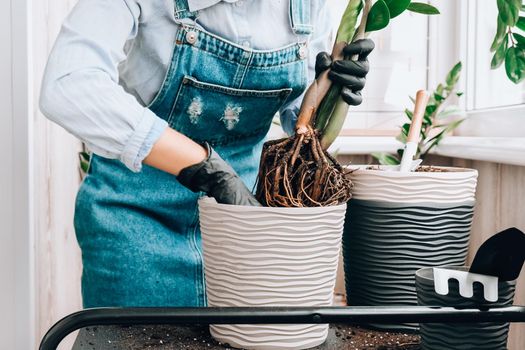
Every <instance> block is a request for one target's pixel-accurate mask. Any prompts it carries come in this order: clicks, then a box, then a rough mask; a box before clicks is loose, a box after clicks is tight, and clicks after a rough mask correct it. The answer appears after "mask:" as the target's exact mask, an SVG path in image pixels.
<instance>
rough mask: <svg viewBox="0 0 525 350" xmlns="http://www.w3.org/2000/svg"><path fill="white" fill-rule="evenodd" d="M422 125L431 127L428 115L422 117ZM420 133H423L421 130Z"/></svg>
mask: <svg viewBox="0 0 525 350" xmlns="http://www.w3.org/2000/svg"><path fill="white" fill-rule="evenodd" d="M423 124H424V125H432V119H431V118H430V115H428V114H426V113H425V115H424V116H423ZM421 131H423V128H421Z"/></svg>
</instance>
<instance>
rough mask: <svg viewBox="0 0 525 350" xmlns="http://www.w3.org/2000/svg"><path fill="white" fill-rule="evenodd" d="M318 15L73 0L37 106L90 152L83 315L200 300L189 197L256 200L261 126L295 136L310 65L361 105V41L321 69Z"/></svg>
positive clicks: (226, 3)
mask: <svg viewBox="0 0 525 350" xmlns="http://www.w3.org/2000/svg"><path fill="white" fill-rule="evenodd" d="M329 18H330V17H329V15H328V13H327V5H326V4H325V2H324V1H322V0H289V1H287V0H272V1H266V0H265V1H257V0H238V1H236V0H223V1H220V0H79V2H78V4H77V5H76V7H75V8H74V9H73V11H72V12H71V14H70V15H69V17H68V18H67V19H66V21H65V22H64V24H63V27H62V30H61V32H60V35H59V37H58V39H57V42H56V44H55V47H54V49H53V51H52V53H51V56H50V58H49V62H48V66H47V69H46V74H45V77H44V81H43V87H42V95H41V101H40V105H41V109H42V111H43V112H44V114H45V115H46V116H47V117H48V118H50V119H51V120H53V121H55V122H57V123H58V124H60V125H62V126H63V127H64V128H66V129H67V130H69V131H70V132H71V133H73V134H74V135H76V136H77V137H78V138H79V139H81V140H82V141H83V142H85V143H86V145H87V146H88V147H89V148H90V150H92V151H93V153H94V155H93V157H92V161H91V164H90V169H89V173H88V175H87V177H86V178H85V180H84V182H83V183H82V186H81V188H80V190H79V193H78V195H77V202H76V211H75V230H76V235H77V239H78V242H79V244H80V247H81V250H82V259H83V274H82V296H83V303H84V307H100V306H204V305H205V304H206V299H205V290H204V275H203V268H202V262H201V261H202V256H201V242H200V232H199V225H198V223H199V221H198V210H197V199H198V198H199V197H200V196H202V195H204V194H207V195H209V196H212V197H215V198H216V199H217V201H218V202H221V203H227V204H239V205H258V203H257V201H256V200H255V199H254V197H253V195H252V194H251V192H250V190H249V189H248V188H252V187H253V185H254V181H255V177H256V174H257V167H258V160H259V156H260V153H261V147H262V143H263V141H264V138H265V135H266V133H267V132H268V129H269V127H270V125H271V121H272V117H273V116H274V114H275V113H276V112H278V111H280V112H281V119H282V123H283V125H284V126H285V130H286V131H287V132H289V133H291V132H293V125H294V123H295V120H296V111H297V108H298V106H299V104H300V102H301V98H300V96H301V94H302V92H303V90H304V89H305V87H306V84H307V83H308V82H309V81H311V80H312V79H313V77H314V67H315V66H316V68H317V71H318V72H319V71H322V70H324V69H327V68H328V67H332V72H331V77H332V79H333V80H334V81H336V82H338V83H341V84H343V85H344V86H345V87H344V88H343V97H344V98H345V100H346V101H347V102H349V103H351V104H358V103H360V100H361V98H360V90H361V89H362V88H363V86H364V77H365V75H366V73H367V70H368V65H367V62H366V56H367V54H368V53H369V52H370V51H371V49H372V48H373V44H372V43H371V42H370V41H367V40H365V41H361V42H358V43H357V44H352V45H349V46H348V47H347V48H346V52H347V53H348V54H349V55H350V54H354V53H360V54H361V57H360V61H358V62H351V61H338V62H335V63H333V64H332V62H331V59H330V56H329V55H328V54H326V52H324V51H326V50H327V49H328V48H329V45H330V42H329V29H330V23H329ZM317 52H322V53H321V54H319V55H318V58H317V60H315V59H314V58H313V57H315V53H317ZM308 58H310V59H308ZM316 61H317V62H316ZM308 62H310V64H308ZM308 68H310V69H308ZM309 71H311V72H312V73H311V74H310V75H309ZM219 154H220V156H219ZM221 157H222V158H221ZM223 159H224V160H223ZM143 164H144V166H143ZM230 165H231V166H230ZM234 169H235V170H234Z"/></svg>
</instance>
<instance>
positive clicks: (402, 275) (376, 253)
mask: <svg viewBox="0 0 525 350" xmlns="http://www.w3.org/2000/svg"><path fill="white" fill-rule="evenodd" d="M460 72H461V63H458V64H456V65H455V66H454V67H453V68H452V70H451V71H450V72H449V73H448V75H447V77H446V79H445V82H444V83H443V84H439V85H438V86H437V88H436V89H435V91H434V92H433V93H432V94H431V96H430V99H429V103H428V105H427V106H426V108H425V109H424V111H423V112H422V114H423V117H422V127H421V132H420V134H419V137H418V141H417V145H416V147H415V154H416V157H415V158H419V159H423V160H424V159H425V157H426V155H427V154H428V153H429V151H431V150H432V149H433V148H434V147H436V146H437V145H438V144H439V142H440V141H441V140H442V139H443V138H444V137H445V135H446V134H447V133H449V132H450V131H452V130H453V129H454V128H456V127H457V126H458V125H459V124H461V122H462V121H463V120H464V119H462V118H460V119H454V120H452V121H450V120H447V119H446V118H447V117H448V116H450V115H451V114H454V113H456V111H457V108H456V107H455V106H451V105H449V104H447V102H448V101H449V99H450V98H452V97H453V96H461V94H460V93H458V92H456V90H455V85H456V83H457V81H458V79H459V75H460ZM405 113H406V116H407V118H408V119H409V122H410V121H411V120H412V118H413V117H414V115H413V113H412V112H411V111H409V110H406V111H405ZM409 129H410V123H406V124H404V125H403V126H402V127H401V131H400V134H399V136H398V140H400V141H402V142H403V143H405V142H406V140H407V136H408V135H409ZM416 137H417V135H416ZM404 152H405V150H404V149H400V150H398V152H397V154H395V155H390V154H375V157H376V158H377V159H378V160H379V161H380V163H382V164H383V165H380V166H372V167H370V166H351V167H350V168H351V169H353V171H351V173H350V174H349V175H348V176H349V178H350V179H351V181H352V183H353V185H354V190H353V198H352V200H351V201H350V202H349V207H348V211H347V218H346V222H347V223H346V225H345V232H344V238H343V255H344V264H345V281H346V291H347V301H348V303H349V305H416V304H417V299H416V288H415V281H414V274H415V272H416V271H417V270H419V269H421V268H423V267H428V266H439V265H457V266H463V265H464V264H465V260H466V257H467V250H468V242H469V236H470V227H471V223H472V217H473V211H474V204H475V192H476V184H477V175H478V174H477V171H476V170H473V169H463V168H450V167H435V166H432V167H429V166H423V167H419V168H418V169H417V170H416V171H408V172H402V171H397V167H398V166H399V163H400V161H401V158H402V157H403V154H404ZM381 327H382V328H386V329H415V328H416V327H417V325H413V324H406V325H382V326H381Z"/></svg>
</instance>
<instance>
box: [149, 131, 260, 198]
mask: <svg viewBox="0 0 525 350" xmlns="http://www.w3.org/2000/svg"><path fill="white" fill-rule="evenodd" d="M144 164H147V165H149V166H152V167H155V168H157V169H160V170H163V171H166V172H168V173H170V174H173V175H176V176H177V179H178V180H179V182H180V183H181V184H182V185H183V186H185V187H187V188H188V189H190V190H191V191H193V192H200V191H202V192H205V193H206V194H207V195H208V196H210V197H213V198H215V200H217V203H222V204H234V205H248V206H260V204H259V202H257V200H256V199H255V197H254V196H253V194H252V193H251V191H250V190H249V189H248V188H247V187H246V185H245V184H244V183H243V182H242V180H241V178H240V177H239V175H237V173H236V172H235V170H233V168H232V167H231V166H230V165H229V164H228V163H226V162H225V161H224V160H223V159H222V158H221V157H220V156H219V155H218V154H217V152H215V151H214V150H213V149H212V148H211V147H210V146H209V145H208V144H206V145H205V146H204V147H203V146H201V145H199V144H198V143H196V142H194V141H193V140H191V139H190V138H188V137H186V136H184V135H183V134H181V133H179V132H177V131H175V130H173V129H171V128H166V130H165V131H164V133H163V134H162V135H161V137H160V139H159V140H158V141H157V142H156V143H155V145H153V147H152V149H151V152H150V154H149V155H148V156H147V157H146V158H145V159H144Z"/></svg>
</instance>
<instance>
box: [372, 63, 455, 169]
mask: <svg viewBox="0 0 525 350" xmlns="http://www.w3.org/2000/svg"><path fill="white" fill-rule="evenodd" d="M461 68H462V64H461V62H458V63H456V64H455V65H454V67H452V69H451V70H450V72H449V73H448V74H447V77H446V79H445V82H444V83H441V84H439V85H438V86H437V87H436V89H435V91H434V92H433V93H432V94H431V95H430V100H429V102H428V105H427V108H426V110H425V116H424V118H423V124H422V127H421V134H420V137H419V143H418V148H417V153H416V156H415V159H421V160H423V161H424V160H425V157H426V156H427V154H428V153H429V152H430V151H431V150H432V149H433V148H434V147H436V146H437V145H439V143H440V142H441V141H442V140H443V138H444V137H445V136H446V135H447V134H449V133H451V132H452V131H454V129H456V128H457V127H458V126H459V125H460V124H461V123H462V122H463V121H464V120H465V118H463V117H460V118H459V119H458V118H457V117H458V116H463V115H464V112H463V111H462V110H461V109H460V108H459V107H458V106H457V105H455V104H451V103H450V99H451V97H453V96H456V97H460V96H461V95H462V94H463V93H461V92H458V91H456V84H457V82H458V80H459V77H460V74H461ZM410 99H411V100H412V102H414V99H413V98H412V97H411V98H410ZM405 114H406V116H407V118H408V122H407V123H405V124H403V126H402V127H401V131H400V133H399V135H398V136H397V138H396V139H397V140H398V141H400V142H401V143H403V144H405V143H406V139H407V135H408V131H409V129H410V122H411V121H412V111H411V110H409V109H408V108H407V109H405ZM372 156H373V157H374V158H375V159H377V160H378V161H379V163H380V164H383V165H398V164H399V163H400V162H401V158H402V157H403V148H400V149H398V150H397V153H396V154H388V153H373V154H372Z"/></svg>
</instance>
